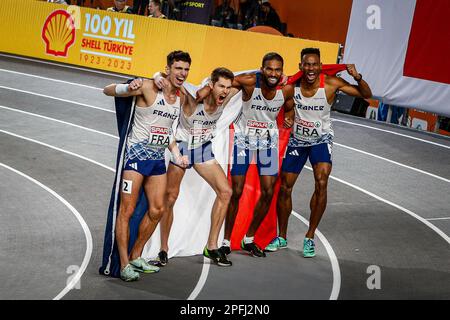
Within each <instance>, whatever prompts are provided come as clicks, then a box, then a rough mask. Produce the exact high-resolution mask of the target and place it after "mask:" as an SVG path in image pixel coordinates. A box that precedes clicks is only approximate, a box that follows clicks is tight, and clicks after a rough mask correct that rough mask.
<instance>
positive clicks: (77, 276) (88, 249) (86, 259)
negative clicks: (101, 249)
mask: <svg viewBox="0 0 450 320" xmlns="http://www.w3.org/2000/svg"><path fill="white" fill-rule="evenodd" d="M0 166H2V167H4V168H5V169H8V170H11V171H13V172H14V173H16V174H18V175H20V176H22V177H24V178H26V179H28V180H30V181H31V182H33V183H35V184H37V185H38V186H39V187H41V188H43V189H44V190H46V191H47V192H49V193H50V194H51V195H53V196H54V197H55V198H56V199H58V200H59V201H61V202H62V203H63V204H64V205H65V206H66V207H67V208H69V210H70V211H71V212H72V213H73V215H74V216H75V218H77V220H78V222H79V223H80V225H81V227H82V228H83V231H84V236H85V238H86V252H85V254H84V258H83V262H82V263H81V266H80V269H78V271H77V272H76V273H75V275H74V276H73V278H72V279H71V280H70V281H69V283H67V284H66V286H65V288H64V289H63V290H61V292H60V293H58V294H57V295H56V296H55V297H54V298H53V300H59V299H61V298H62V297H64V296H65V295H66V294H67V293H68V292H69V291H70V290H72V288H73V287H74V286H75V285H76V284H77V283H78V281H80V279H81V277H82V276H83V274H84V272H85V271H86V268H87V266H88V264H89V261H90V260H91V255H92V247H93V246H92V234H91V231H90V230H89V227H88V225H87V223H86V221H84V219H83V217H82V216H81V214H80V213H79V212H78V211H77V209H75V208H74V207H73V206H72V205H71V204H70V203H69V202H67V200H66V199H64V198H63V197H61V196H60V195H59V194H58V193H56V192H55V191H53V190H52V189H50V188H49V187H47V186H46V185H44V184H42V183H41V182H39V181H37V180H36V179H34V178H32V177H30V176H28V175H26V174H25V173H23V172H21V171H19V170H16V169H14V168H11V167H10V166H7V165H5V164H3V163H1V162H0Z"/></svg>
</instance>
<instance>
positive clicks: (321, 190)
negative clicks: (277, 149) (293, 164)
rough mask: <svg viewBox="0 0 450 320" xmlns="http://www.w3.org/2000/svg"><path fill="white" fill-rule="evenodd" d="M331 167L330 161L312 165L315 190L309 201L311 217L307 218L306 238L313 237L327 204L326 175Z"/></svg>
mask: <svg viewBox="0 0 450 320" xmlns="http://www.w3.org/2000/svg"><path fill="white" fill-rule="evenodd" d="M331 167H332V166H331V163H328V162H318V163H316V164H314V165H313V171H314V180H315V190H314V194H313V196H312V198H311V202H310V208H311V217H310V219H309V229H308V232H307V233H306V238H311V239H313V238H314V232H315V231H316V229H317V226H318V225H319V222H320V219H321V218H322V215H323V213H324V212H325V208H326V206H327V186H328V177H329V176H330V173H331Z"/></svg>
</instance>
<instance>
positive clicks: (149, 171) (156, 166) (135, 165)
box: [123, 158, 166, 177]
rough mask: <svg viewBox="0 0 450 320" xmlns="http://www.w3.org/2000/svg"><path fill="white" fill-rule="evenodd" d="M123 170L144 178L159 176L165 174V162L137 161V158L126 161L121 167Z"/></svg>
mask: <svg viewBox="0 0 450 320" xmlns="http://www.w3.org/2000/svg"><path fill="white" fill-rule="evenodd" d="M123 169H124V170H132V171H136V172H139V173H140V174H142V175H143V176H145V177H148V176H159V175H161V174H165V173H166V162H165V160H164V159H163V160H150V159H147V160H139V159H138V158H134V159H131V160H130V159H128V160H127V161H126V162H125V165H124V166H123Z"/></svg>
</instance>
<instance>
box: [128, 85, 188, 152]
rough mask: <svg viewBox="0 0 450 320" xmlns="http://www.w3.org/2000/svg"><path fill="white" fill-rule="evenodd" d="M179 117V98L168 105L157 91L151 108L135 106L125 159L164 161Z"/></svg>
mask: <svg viewBox="0 0 450 320" xmlns="http://www.w3.org/2000/svg"><path fill="white" fill-rule="evenodd" d="M179 115H180V97H177V99H176V101H175V103H174V104H169V103H168V102H167V101H166V99H165V98H164V95H163V93H162V92H161V91H158V93H157V95H156V100H155V102H154V103H153V104H152V105H151V106H148V107H139V106H136V108H135V112H134V120H133V123H132V127H131V130H130V132H129V134H128V139H127V149H128V154H127V157H128V158H129V159H133V158H139V160H147V159H151V160H161V159H164V152H165V149H166V148H167V147H168V146H169V144H170V142H171V141H172V135H173V129H172V126H173V123H174V122H175V121H177V120H178V116H179Z"/></svg>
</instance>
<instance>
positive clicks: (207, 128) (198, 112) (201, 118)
mask: <svg viewBox="0 0 450 320" xmlns="http://www.w3.org/2000/svg"><path fill="white" fill-rule="evenodd" d="M223 109H224V106H223V105H221V106H218V107H217V109H216V111H214V112H213V113H212V114H209V113H208V112H206V110H205V105H204V104H203V103H200V104H198V105H197V107H196V108H195V111H194V113H193V114H192V115H191V116H190V117H187V116H186V115H185V114H184V112H181V115H180V122H179V124H178V128H177V132H176V140H177V141H184V142H187V144H188V149H195V148H198V147H200V146H202V145H203V144H205V143H207V142H209V141H211V140H212V139H213V138H214V135H215V133H216V126H217V121H218V120H219V118H220V116H221V115H222V113H223Z"/></svg>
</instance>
